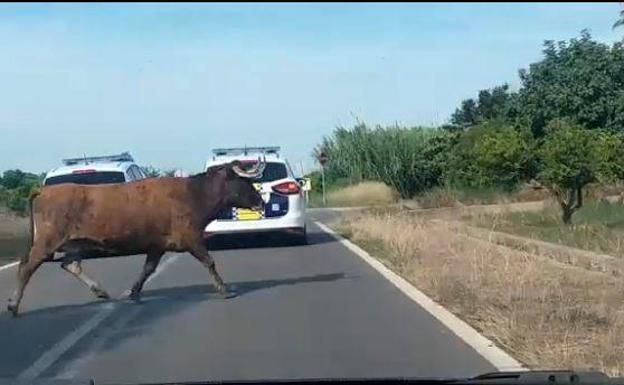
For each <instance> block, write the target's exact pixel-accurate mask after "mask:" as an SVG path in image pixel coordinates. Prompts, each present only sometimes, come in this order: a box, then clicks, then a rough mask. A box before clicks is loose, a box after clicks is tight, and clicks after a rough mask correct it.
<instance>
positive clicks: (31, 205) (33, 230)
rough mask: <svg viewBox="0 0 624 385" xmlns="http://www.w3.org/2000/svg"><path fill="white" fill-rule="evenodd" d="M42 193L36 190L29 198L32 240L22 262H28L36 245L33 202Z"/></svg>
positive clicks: (30, 239)
mask: <svg viewBox="0 0 624 385" xmlns="http://www.w3.org/2000/svg"><path fill="white" fill-rule="evenodd" d="M40 193H41V191H40V190H38V189H37V190H35V191H33V192H31V193H30V196H29V197H28V213H29V216H30V238H29V244H28V248H27V250H26V252H25V253H24V254H23V256H22V262H23V263H25V262H28V256H29V255H30V249H31V248H32V246H33V244H34V243H35V218H34V212H33V201H34V200H35V198H36V197H37V196H38V195H39V194H40Z"/></svg>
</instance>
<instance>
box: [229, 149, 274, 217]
mask: <svg viewBox="0 0 624 385" xmlns="http://www.w3.org/2000/svg"><path fill="white" fill-rule="evenodd" d="M264 166H265V163H264V162H261V161H260V160H258V163H256V164H255V165H254V166H253V167H252V168H251V169H250V170H243V167H242V164H241V162H239V161H233V162H231V163H230V164H229V166H228V167H227V178H226V181H225V204H226V205H227V206H228V207H240V208H246V209H258V210H261V209H262V208H263V207H264V201H263V200H262V196H261V195H260V193H259V192H258V191H257V190H256V188H255V186H254V185H253V179H254V178H255V177H257V176H259V175H261V174H262V172H263V171H264Z"/></svg>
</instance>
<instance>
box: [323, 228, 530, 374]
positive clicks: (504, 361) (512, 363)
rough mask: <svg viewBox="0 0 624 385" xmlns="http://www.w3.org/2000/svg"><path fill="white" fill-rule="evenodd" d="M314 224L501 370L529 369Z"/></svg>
mask: <svg viewBox="0 0 624 385" xmlns="http://www.w3.org/2000/svg"><path fill="white" fill-rule="evenodd" d="M314 223H315V224H316V225H317V226H319V227H320V228H321V230H323V231H324V232H326V233H328V234H330V235H331V236H333V237H334V238H336V240H337V241H338V242H340V243H342V244H343V245H344V246H345V247H346V248H348V249H349V250H351V251H352V252H353V253H355V254H356V255H357V256H359V257H360V258H362V259H363V260H364V261H365V262H366V263H368V264H369V265H370V266H371V267H372V268H373V269H375V270H377V272H378V273H380V274H381V275H382V276H383V277H384V278H386V279H387V280H388V281H390V282H391V283H392V284H393V285H394V286H395V287H396V288H398V289H399V290H400V291H401V292H403V294H405V295H406V296H408V297H409V298H410V299H411V300H413V301H414V302H416V303H417V304H418V305H419V306H420V307H422V308H423V309H425V310H426V311H427V312H428V313H429V314H431V315H432V316H433V317H434V318H436V319H437V320H438V321H440V322H441V323H442V324H443V325H444V326H446V327H447V328H448V329H449V330H451V331H452V332H453V333H454V334H455V335H457V337H459V338H460V339H461V340H462V341H464V342H465V343H466V344H467V345H468V346H470V347H472V348H473V349H474V350H475V351H476V352H477V353H479V354H480V355H481V356H482V357H483V358H485V359H486V360H487V361H489V362H490V363H491V364H492V365H493V366H494V367H496V369H498V370H499V371H512V370H528V369H527V368H525V367H524V366H523V365H522V364H521V363H520V362H518V361H516V360H515V359H514V358H513V357H511V356H510V355H509V354H507V353H506V352H505V351H503V350H502V349H500V348H499V347H498V346H496V345H495V344H494V343H493V342H492V341H490V340H489V339H487V338H486V337H484V336H483V335H481V334H480V333H479V332H477V331H476V330H475V329H473V328H472V327H471V326H470V325H468V324H467V323H466V322H464V321H462V320H461V319H459V318H458V317H457V316H455V315H454V314H453V313H451V312H450V311H448V310H446V309H445V308H444V307H443V306H441V305H440V304H438V303H436V302H435V301H434V300H432V299H431V298H429V297H428V296H427V295H426V294H424V293H423V292H421V291H420V290H418V289H417V288H416V287H414V286H413V285H412V284H411V283H409V282H408V281H407V280H405V279H404V278H402V277H401V276H399V275H398V274H397V273H395V272H393V271H392V270H390V269H389V268H388V267H386V266H385V265H384V264H383V263H381V262H380V261H379V260H377V259H376V258H374V257H372V256H371V255H370V254H368V253H367V252H366V251H364V250H363V249H362V248H360V247H359V246H357V245H356V244H354V243H353V242H351V241H349V240H347V239H345V238H344V237H342V236H341V235H339V234H337V233H336V232H335V231H334V230H332V229H331V228H329V227H328V226H326V225H325V224H323V223H321V222H319V221H314Z"/></svg>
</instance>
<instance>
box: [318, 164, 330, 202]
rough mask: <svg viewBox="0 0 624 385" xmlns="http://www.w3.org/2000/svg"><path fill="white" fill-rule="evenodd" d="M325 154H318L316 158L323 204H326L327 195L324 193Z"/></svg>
mask: <svg viewBox="0 0 624 385" xmlns="http://www.w3.org/2000/svg"><path fill="white" fill-rule="evenodd" d="M327 159H328V158H327V155H326V154H325V153H324V152H321V153H320V154H318V157H317V160H318V162H319V164H320V165H321V185H322V189H323V206H327V197H326V195H325V163H327Z"/></svg>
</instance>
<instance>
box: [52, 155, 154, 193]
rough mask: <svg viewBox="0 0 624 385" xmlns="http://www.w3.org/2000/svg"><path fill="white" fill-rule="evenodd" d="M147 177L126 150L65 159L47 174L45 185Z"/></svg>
mask: <svg viewBox="0 0 624 385" xmlns="http://www.w3.org/2000/svg"><path fill="white" fill-rule="evenodd" d="M146 177H147V176H146V175H145V173H144V172H143V170H142V169H141V168H140V167H139V166H137V165H136V163H135V162H134V159H133V158H132V156H131V155H130V154H129V153H127V152H124V153H122V154H119V155H108V156H96V157H82V158H73V159H63V166H62V167H58V168H55V169H53V170H50V171H49V172H48V173H47V174H46V176H45V179H44V180H43V185H44V186H50V185H55V184H61V183H76V184H108V183H125V182H132V181H135V180H140V179H144V178H146Z"/></svg>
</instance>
